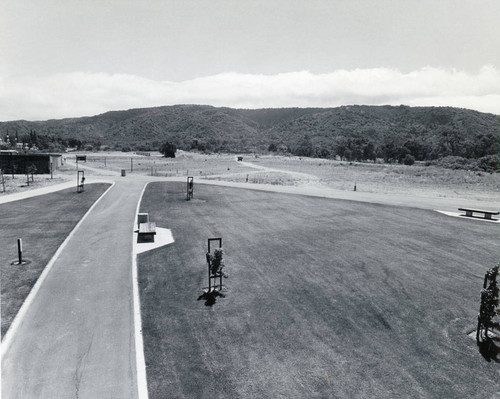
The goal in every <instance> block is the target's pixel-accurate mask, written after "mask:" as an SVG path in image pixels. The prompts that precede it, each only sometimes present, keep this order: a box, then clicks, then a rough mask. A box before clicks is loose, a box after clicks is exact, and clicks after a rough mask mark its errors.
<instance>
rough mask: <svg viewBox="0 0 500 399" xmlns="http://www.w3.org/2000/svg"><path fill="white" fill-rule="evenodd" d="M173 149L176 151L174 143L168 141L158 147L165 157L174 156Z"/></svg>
mask: <svg viewBox="0 0 500 399" xmlns="http://www.w3.org/2000/svg"><path fill="white" fill-rule="evenodd" d="M175 151H177V147H176V146H175V144H172V143H169V142H168V141H167V142H166V143H165V144H163V145H162V146H161V147H160V152H161V153H162V154H163V156H164V157H165V158H175Z"/></svg>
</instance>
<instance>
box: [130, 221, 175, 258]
mask: <svg viewBox="0 0 500 399" xmlns="http://www.w3.org/2000/svg"><path fill="white" fill-rule="evenodd" d="M137 235H138V234H137V232H134V254H141V253H143V252H146V251H151V250H152V249H155V248H160V247H163V246H165V245H168V244H172V243H173V242H174V241H175V240H174V236H173V235H172V231H171V230H169V229H164V228H161V227H157V228H156V236H155V240H154V242H142V243H138V242H137Z"/></svg>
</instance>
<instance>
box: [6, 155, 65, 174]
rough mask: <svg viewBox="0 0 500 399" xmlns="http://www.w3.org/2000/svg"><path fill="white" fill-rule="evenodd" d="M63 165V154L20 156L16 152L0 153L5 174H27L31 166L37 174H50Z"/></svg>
mask: <svg viewBox="0 0 500 399" xmlns="http://www.w3.org/2000/svg"><path fill="white" fill-rule="evenodd" d="M61 164H62V156H61V154H19V153H18V152H17V151H15V150H2V151H0V169H2V170H3V171H4V172H5V173H17V174H26V173H27V171H28V168H29V167H30V166H34V167H35V168H36V172H35V173H36V174H42V173H50V170H51V165H52V170H53V171H54V170H56V169H58V168H59V167H60V166H61Z"/></svg>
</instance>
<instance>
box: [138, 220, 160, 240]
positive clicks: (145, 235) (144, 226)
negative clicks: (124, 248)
mask: <svg viewBox="0 0 500 399" xmlns="http://www.w3.org/2000/svg"><path fill="white" fill-rule="evenodd" d="M155 234H156V223H155V222H145V223H140V224H139V237H138V238H139V239H141V241H154V240H155V237H154V236H155Z"/></svg>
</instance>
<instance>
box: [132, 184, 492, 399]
mask: <svg viewBox="0 0 500 399" xmlns="http://www.w3.org/2000/svg"><path fill="white" fill-rule="evenodd" d="M184 188H185V185H184V184H180V183H167V184H164V183H154V184H151V185H150V186H149V188H148V189H147V191H146V193H145V196H144V199H143V202H142V204H141V211H143V212H149V214H150V217H151V219H152V220H154V221H155V222H156V223H157V225H158V226H159V227H166V228H169V229H171V230H172V233H173V235H174V238H175V243H173V244H171V245H169V246H167V247H163V248H159V249H156V250H153V251H151V252H147V253H144V254H141V255H139V259H138V264H139V279H140V290H141V302H142V318H143V332H144V339H145V341H144V342H145V355H146V364H147V375H148V384H149V392H150V398H152V399H154V398H164V397H167V396H168V397H172V398H181V397H182V398H184V397H189V398H195V397H219V398H224V397H227V398H238V397H242V398H248V397H261V398H277V397H283V398H303V397H332V398H333V397H335V398H373V397H378V398H402V397H405V398H421V397H426V398H458V397H461V398H462V397H463V398H465V397H466V398H483V397H490V396H491V395H492V394H493V393H494V392H495V391H496V390H498V386H499V385H498V382H499V379H500V369H499V368H498V364H497V363H495V362H494V361H487V360H486V359H485V358H483V357H482V355H481V354H480V353H479V351H478V348H477V346H476V343H475V340H474V339H471V338H470V337H469V336H468V335H467V333H469V332H471V331H472V330H474V328H475V323H476V317H477V312H478V306H479V296H480V290H481V286H482V279H483V276H484V272H485V270H486V269H487V268H489V267H491V266H493V265H494V264H495V263H496V262H497V261H498V256H497V255H498V253H499V250H500V232H499V230H498V225H496V224H490V223H485V222H481V221H477V220H467V219H457V218H450V217H447V216H445V215H441V214H439V213H436V212H433V211H427V210H418V209H413V208H405V207H392V206H384V205H374V204H366V203H357V202H351V201H340V200H331V199H322V198H313V197H306V196H300V195H287V194H277V193H267V192H258V191H253V190H244V189H234V188H224V187H210V186H204V185H198V186H197V188H196V197H195V199H194V200H192V201H189V202H187V201H185V200H184V194H185V193H184ZM209 237H222V238H223V247H224V249H225V260H226V265H227V266H226V269H227V271H228V273H229V278H228V279H226V280H225V281H224V282H225V284H226V285H227V291H225V294H226V297H225V298H218V299H217V302H216V303H215V305H213V306H205V303H204V301H203V300H199V296H200V294H201V293H202V292H203V291H202V290H203V288H204V287H206V286H207V281H206V280H207V270H206V268H207V266H206V262H205V251H206V249H207V248H206V247H207V242H206V240H207V238H209Z"/></svg>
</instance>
